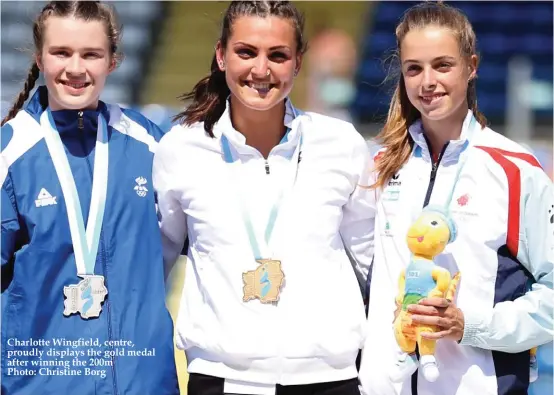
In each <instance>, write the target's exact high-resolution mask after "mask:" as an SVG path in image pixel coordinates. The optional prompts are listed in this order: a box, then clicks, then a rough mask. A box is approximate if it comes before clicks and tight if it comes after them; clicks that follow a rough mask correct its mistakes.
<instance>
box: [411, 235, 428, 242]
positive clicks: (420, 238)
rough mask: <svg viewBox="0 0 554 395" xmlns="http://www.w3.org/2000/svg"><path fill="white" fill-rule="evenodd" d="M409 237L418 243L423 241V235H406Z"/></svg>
mask: <svg viewBox="0 0 554 395" xmlns="http://www.w3.org/2000/svg"><path fill="white" fill-rule="evenodd" d="M408 237H409V238H410V239H416V240H417V241H418V242H419V243H421V242H423V239H424V238H425V236H408Z"/></svg>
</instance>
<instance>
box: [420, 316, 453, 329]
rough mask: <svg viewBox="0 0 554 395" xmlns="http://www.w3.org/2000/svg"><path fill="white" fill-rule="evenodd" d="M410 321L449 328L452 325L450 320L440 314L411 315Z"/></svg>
mask: <svg viewBox="0 0 554 395" xmlns="http://www.w3.org/2000/svg"><path fill="white" fill-rule="evenodd" d="M412 322H413V323H414V324H418V325H426V326H439V327H441V328H449V329H450V327H452V321H451V320H450V319H448V318H445V317H441V316H430V315H413V316H412Z"/></svg>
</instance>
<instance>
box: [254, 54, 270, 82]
mask: <svg viewBox="0 0 554 395" xmlns="http://www.w3.org/2000/svg"><path fill="white" fill-rule="evenodd" d="M268 70H269V62H268V59H267V58H266V57H265V56H258V57H257V58H256V60H255V61H254V66H253V67H252V75H253V76H255V77H257V78H260V79H264V78H266V77H267V75H268Z"/></svg>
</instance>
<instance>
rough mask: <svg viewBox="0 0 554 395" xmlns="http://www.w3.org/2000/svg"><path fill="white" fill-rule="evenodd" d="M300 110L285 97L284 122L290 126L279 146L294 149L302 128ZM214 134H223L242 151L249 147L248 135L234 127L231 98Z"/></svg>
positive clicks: (218, 136)
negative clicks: (300, 126) (299, 123)
mask: <svg viewBox="0 0 554 395" xmlns="http://www.w3.org/2000/svg"><path fill="white" fill-rule="evenodd" d="M301 114H302V112H301V111H300V110H298V109H297V108H295V107H294V106H293V104H292V102H291V100H290V99H289V98H286V99H285V117H284V119H283V124H284V125H285V126H286V127H287V128H288V130H287V133H286V134H285V136H283V139H282V140H281V142H280V143H279V146H280V147H282V148H287V149H294V148H295V147H296V146H297V145H298V142H299V139H300V130H299V128H298V120H299V116H300V115H301ZM213 132H214V136H216V137H217V138H220V137H221V135H222V134H225V137H227V139H229V141H230V142H231V144H233V146H235V148H236V149H237V150H238V151H240V152H246V151H245V150H247V149H249V147H247V145H246V137H244V135H243V134H242V133H240V132H239V131H238V130H236V129H235V128H234V127H233V124H232V122H231V108H230V98H229V97H228V98H227V101H226V106H225V111H224V112H223V114H222V115H221V117H220V118H219V120H218V122H217V124H216V125H215V126H214V130H213Z"/></svg>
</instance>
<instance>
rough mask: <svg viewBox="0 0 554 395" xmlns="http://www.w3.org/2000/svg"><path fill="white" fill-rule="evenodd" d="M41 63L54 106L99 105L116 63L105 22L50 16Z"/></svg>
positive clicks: (53, 107) (70, 107)
mask: <svg viewBox="0 0 554 395" xmlns="http://www.w3.org/2000/svg"><path fill="white" fill-rule="evenodd" d="M37 64H38V66H39V68H40V70H41V71H42V72H43V74H44V79H45V81H46V86H47V87H48V103H49V106H50V108H51V109H52V110H54V111H55V110H61V109H71V110H80V109H95V108H96V107H97V106H98V99H99V97H100V93H101V91H102V89H103V88H104V84H105V82H106V78H107V76H108V74H109V73H110V72H111V71H112V70H113V68H114V66H115V62H114V60H113V58H112V56H111V54H110V51H109V41H108V36H107V34H106V28H105V25H104V23H103V22H101V21H89V22H87V21H84V20H83V19H78V18H73V17H56V16H51V17H49V18H48V19H47V20H46V22H45V30H44V41H43V44H42V51H41V53H40V54H39V55H38V56H37Z"/></svg>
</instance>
